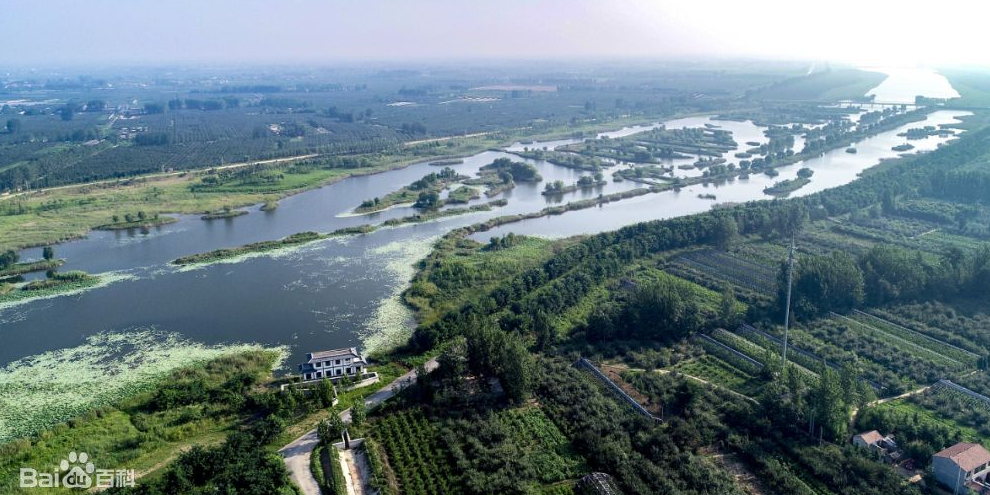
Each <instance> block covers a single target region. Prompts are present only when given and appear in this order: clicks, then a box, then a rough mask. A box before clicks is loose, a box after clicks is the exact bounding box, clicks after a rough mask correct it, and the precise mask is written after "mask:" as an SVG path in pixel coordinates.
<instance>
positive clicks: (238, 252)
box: [172, 199, 506, 265]
mask: <svg viewBox="0 0 990 495" xmlns="http://www.w3.org/2000/svg"><path fill="white" fill-rule="evenodd" d="M505 205H506V200H504V199H500V200H495V201H490V202H488V203H485V204H480V205H474V206H471V207H467V208H448V209H446V210H431V211H426V212H423V213H419V214H416V215H410V216H407V217H402V218H393V219H391V220H386V221H385V222H383V223H381V224H378V225H371V224H367V225H359V226H356V227H345V228H342V229H337V230H335V231H333V232H330V233H329V234H320V233H318V232H299V233H297V234H292V235H290V236H288V237H286V238H284V239H280V240H277V241H261V242H254V243H251V244H245V245H243V246H239V247H234V248H223V249H216V250H213V251H209V252H206V253H199V254H193V255H190V256H183V257H181V258H177V259H175V260H173V261H172V264H173V265H196V264H203V263H213V262H216V261H222V260H226V259H231V258H236V257H238V256H244V255H246V254H256V253H265V252H270V251H274V250H276V249H282V248H286V247H293V246H300V245H303V244H307V243H310V242H314V241H318V240H321V239H327V238H330V237H337V236H344V235H355V234H368V233H371V232H374V231H376V230H378V229H379V228H381V227H397V226H399V225H405V224H409V223H423V222H428V221H431V220H437V219H440V218H446V217H452V216H458V215H464V214H468V213H476V212H480V211H490V210H491V209H492V208H495V207H500V206H505Z"/></svg>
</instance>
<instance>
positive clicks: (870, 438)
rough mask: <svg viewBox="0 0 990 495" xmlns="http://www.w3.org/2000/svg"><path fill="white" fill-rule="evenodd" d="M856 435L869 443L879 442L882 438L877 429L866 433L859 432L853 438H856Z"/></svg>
mask: <svg viewBox="0 0 990 495" xmlns="http://www.w3.org/2000/svg"><path fill="white" fill-rule="evenodd" d="M856 437H859V438H862V439H863V441H864V442H866V443H868V444H870V445H874V444H876V443H877V442H879V441H880V440H883V435H881V434H880V432H879V431H877V430H873V431H868V432H866V433H860V434H859V435H856V436H855V437H853V438H856Z"/></svg>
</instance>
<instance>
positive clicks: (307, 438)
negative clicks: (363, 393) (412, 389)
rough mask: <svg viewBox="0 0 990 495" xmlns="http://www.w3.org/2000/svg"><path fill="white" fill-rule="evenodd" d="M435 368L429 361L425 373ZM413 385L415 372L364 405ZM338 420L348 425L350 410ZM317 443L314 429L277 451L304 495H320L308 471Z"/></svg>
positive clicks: (397, 381)
mask: <svg viewBox="0 0 990 495" xmlns="http://www.w3.org/2000/svg"><path fill="white" fill-rule="evenodd" d="M437 366H438V364H437V360H436V358H434V359H430V360H429V361H427V362H426V364H425V367H426V371H427V372H431V371H433V370H435V369H436V368H437ZM414 383H416V370H411V371H409V372H408V373H406V374H404V375H402V376H400V377H398V378H396V379H395V380H394V381H393V382H392V383H389V384H388V385H385V386H384V387H382V388H381V389H379V390H378V391H377V392H375V393H373V394H371V395H369V396H367V397H365V399H364V403H365V405H366V406H367V407H368V409H371V408H373V407H375V406H377V405H379V404H381V403H382V402H385V401H386V400H388V399H390V398H392V397H393V396H395V394H397V393H399V391H400V390H402V389H403V388H406V387H408V386H409V385H412V384H414ZM340 419H342V420H343V421H344V423H345V424H346V423H350V422H351V410H350V409H349V408H348V409H346V410H344V411H343V412H341V413H340ZM317 443H319V438H318V437H317V436H316V429H315V428H314V429H312V430H310V431H308V432H306V434H304V435H303V436H301V437H299V438H297V439H295V440H293V441H292V443H290V444H289V445H286V446H285V447H282V448H281V449H280V450H279V451H278V453H279V455H281V456H282V459H283V460H284V461H285V467H286V468H288V469H289V473H290V475H291V476H292V481H293V482H294V483H295V484H296V485H297V486H298V487H299V488H300V489H302V492H303V493H304V494H305V495H322V492H320V487H319V485H318V484H317V483H316V478H314V477H313V473H311V472H310V470H309V459H310V457H311V455H312V453H313V449H315V448H316V444H317Z"/></svg>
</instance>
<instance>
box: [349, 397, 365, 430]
mask: <svg viewBox="0 0 990 495" xmlns="http://www.w3.org/2000/svg"><path fill="white" fill-rule="evenodd" d="M366 419H368V406H367V405H365V403H364V399H358V401H357V402H355V403H354V405H353V406H351V424H352V425H354V426H361V425H363V424H364V421H365V420H366Z"/></svg>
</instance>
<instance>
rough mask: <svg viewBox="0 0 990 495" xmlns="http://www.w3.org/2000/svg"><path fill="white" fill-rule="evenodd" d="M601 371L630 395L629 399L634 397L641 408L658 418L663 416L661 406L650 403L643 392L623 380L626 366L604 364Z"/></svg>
mask: <svg viewBox="0 0 990 495" xmlns="http://www.w3.org/2000/svg"><path fill="white" fill-rule="evenodd" d="M599 369H601V370H602V373H605V376H607V377H608V379H609V380H612V382H613V383H615V384H616V385H618V386H619V388H621V389H622V391H623V392H625V393H626V394H628V395H629V397H632V398H633V400H635V401H636V402H638V403H639V404H640V405H641V406H643V407H644V408H646V410H647V411H650V413H652V414H654V415H656V416H659V415H660V414H661V412H662V411H661V410H660V409H661V408H660V405H659V404H653V403H652V402H650V398H649V397H647V396H646V395H643V393H642V392H640V391H639V390H636V387H633V386H632V385H630V384H629V383H627V382H626V381H625V380H623V379H622V375H621V373H622V372H623V371H625V369H626V367H625V366H612V365H608V364H603V365H602V366H601V367H600V368H599Z"/></svg>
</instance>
